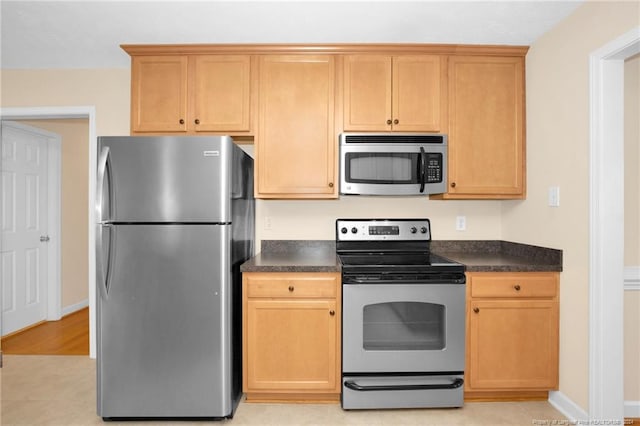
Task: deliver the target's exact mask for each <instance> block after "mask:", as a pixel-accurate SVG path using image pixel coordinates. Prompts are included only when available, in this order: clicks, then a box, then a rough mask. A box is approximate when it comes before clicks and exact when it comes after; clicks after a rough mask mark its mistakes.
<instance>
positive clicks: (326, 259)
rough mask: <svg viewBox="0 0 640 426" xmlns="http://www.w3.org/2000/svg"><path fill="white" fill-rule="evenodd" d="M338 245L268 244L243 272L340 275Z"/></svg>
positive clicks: (315, 243)
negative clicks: (325, 273) (331, 273)
mask: <svg viewBox="0 0 640 426" xmlns="http://www.w3.org/2000/svg"><path fill="white" fill-rule="evenodd" d="M340 270H341V268H340V261H339V260H338V257H337V256H336V243H335V241H324V240H310V241H306V240H264V241H262V245H261V251H260V253H258V254H257V255H255V256H254V257H252V258H251V259H249V260H248V261H246V262H245V263H243V264H242V265H241V266H240V271H242V272H340Z"/></svg>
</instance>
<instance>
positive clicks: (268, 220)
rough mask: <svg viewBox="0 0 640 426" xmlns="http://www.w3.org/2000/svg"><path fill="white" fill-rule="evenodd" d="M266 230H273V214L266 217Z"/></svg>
mask: <svg viewBox="0 0 640 426" xmlns="http://www.w3.org/2000/svg"><path fill="white" fill-rule="evenodd" d="M264 230H265V231H270V230H271V216H265V217H264Z"/></svg>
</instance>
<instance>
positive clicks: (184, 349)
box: [97, 225, 240, 418]
mask: <svg viewBox="0 0 640 426" xmlns="http://www.w3.org/2000/svg"><path fill="white" fill-rule="evenodd" d="M230 228H231V226H230V225H224V226H216V225H112V226H109V227H108V229H105V230H103V232H105V235H104V237H103V238H100V240H101V241H102V244H103V248H99V250H98V252H99V253H98V256H100V254H101V253H102V255H103V257H102V258H101V259H100V261H101V262H102V263H103V264H104V263H108V264H105V265H104V267H102V268H100V269H99V275H98V280H97V281H98V282H97V285H98V286H99V289H98V292H97V293H98V304H97V305H98V310H97V312H98V342H97V343H98V357H97V385H98V388H97V389H98V415H100V416H102V417H104V418H114V417H115V418H118V417H225V416H229V415H230V414H232V411H233V407H234V406H235V403H234V401H236V402H237V399H238V398H239V392H238V394H237V395H233V393H234V392H233V391H232V381H233V375H234V374H240V372H237V371H232V364H231V360H232V359H233V356H234V353H233V352H232V347H231V343H230V342H231V336H230V333H231V327H238V326H239V325H238V324H235V325H234V324H232V323H231V318H232V314H233V313H232V312H231V310H232V306H231V301H230V299H231V297H232V296H231V294H232V291H233V289H231V288H230V287H231V285H230V277H229V275H230V271H229V269H230V267H229V259H228V253H229V236H230V231H231V229H230ZM109 234H110V235H109ZM109 244H111V245H112V247H111V250H110V249H109V247H107V246H108V245H109ZM109 252H111V253H112V255H111V259H109V257H110V256H107V255H106V254H105V253H109ZM104 271H108V272H106V273H105V272H104ZM238 350H240V348H238Z"/></svg>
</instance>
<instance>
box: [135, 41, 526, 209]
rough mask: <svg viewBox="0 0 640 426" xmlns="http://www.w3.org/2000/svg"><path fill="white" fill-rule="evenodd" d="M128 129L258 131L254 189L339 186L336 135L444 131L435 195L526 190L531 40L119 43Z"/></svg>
mask: <svg viewBox="0 0 640 426" xmlns="http://www.w3.org/2000/svg"><path fill="white" fill-rule="evenodd" d="M122 48H123V49H124V50H125V51H126V52H127V53H128V54H129V55H130V56H131V58H132V62H131V63H132V66H131V133H132V134H134V135H144V134H193V135H195V134H228V135H231V136H233V137H234V138H235V139H236V140H244V141H246V142H254V143H255V145H256V148H255V151H254V152H255V160H256V162H255V164H256V175H255V176H256V178H255V179H256V185H255V188H256V197H258V198H337V197H338V183H337V182H338V176H337V173H338V172H337V171H338V169H339V168H338V155H337V153H338V135H339V134H340V133H341V132H344V131H353V132H416V133H421V132H422V133H444V134H447V135H448V149H449V151H448V176H447V183H448V191H447V193H446V194H439V195H435V196H433V195H432V196H431V198H438V199H509V198H513V199H520V198H525V195H526V185H525V184H526V182H525V178H526V173H525V104H524V99H525V94H524V91H525V80H524V62H525V59H524V58H525V55H526V52H527V50H528V48H527V47H522V46H472V45H437V44H434V45H429V44H344V45H342V44H341V45H337V44H334V45H315V44H237V45H233V44H224V45H223V44H218V45H216V44H214V45H204V44H203V45H199V44H187V45H155V46H153V45H124V46H122Z"/></svg>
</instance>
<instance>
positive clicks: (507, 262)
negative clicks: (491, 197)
mask: <svg viewBox="0 0 640 426" xmlns="http://www.w3.org/2000/svg"><path fill="white" fill-rule="evenodd" d="M431 251H432V252H433V253H436V254H438V255H440V256H444V257H446V258H449V259H451V260H455V261H456V262H458V263H462V264H463V265H465V267H466V271H467V272H561V271H562V250H556V249H550V248H546V247H539V246H532V245H528V244H520V243H513V242H509V241H500V240H451V241H439V240H437V241H431Z"/></svg>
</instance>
